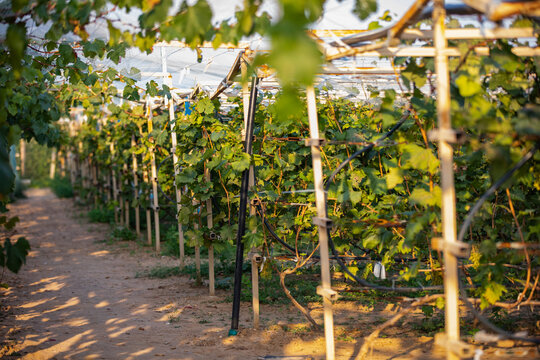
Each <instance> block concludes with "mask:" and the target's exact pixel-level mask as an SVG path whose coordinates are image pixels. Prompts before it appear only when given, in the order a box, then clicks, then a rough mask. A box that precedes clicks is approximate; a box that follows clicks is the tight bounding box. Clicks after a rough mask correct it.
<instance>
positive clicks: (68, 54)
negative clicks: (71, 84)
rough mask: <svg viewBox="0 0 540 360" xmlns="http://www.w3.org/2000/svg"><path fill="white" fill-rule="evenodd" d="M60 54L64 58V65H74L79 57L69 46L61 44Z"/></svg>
mask: <svg viewBox="0 0 540 360" xmlns="http://www.w3.org/2000/svg"><path fill="white" fill-rule="evenodd" d="M58 52H59V53H60V55H61V56H62V61H63V63H64V65H67V64H70V63H74V62H75V60H76V59H77V56H76V55H75V51H74V50H73V48H72V47H71V46H69V45H68V44H65V43H64V44H60V46H59V47H58Z"/></svg>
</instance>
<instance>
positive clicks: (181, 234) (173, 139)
mask: <svg viewBox="0 0 540 360" xmlns="http://www.w3.org/2000/svg"><path fill="white" fill-rule="evenodd" d="M169 120H170V123H171V143H172V149H171V152H172V156H173V167H174V191H175V193H176V219H177V222H178V248H179V249H180V268H183V267H184V257H185V250H184V242H185V241H184V230H183V229H182V223H181V222H180V219H179V218H178V213H179V212H180V209H181V208H182V205H181V204H180V202H181V201H182V190H181V189H180V188H179V187H178V184H177V183H176V177H177V176H178V175H179V174H180V169H179V168H178V155H176V145H177V139H176V130H175V129H174V127H175V125H176V121H174V120H175V116H174V101H173V99H171V100H170V101H169Z"/></svg>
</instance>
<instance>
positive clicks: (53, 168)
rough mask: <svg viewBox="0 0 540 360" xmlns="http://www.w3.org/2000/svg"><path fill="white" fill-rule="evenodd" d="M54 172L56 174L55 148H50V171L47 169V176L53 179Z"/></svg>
mask: <svg viewBox="0 0 540 360" xmlns="http://www.w3.org/2000/svg"><path fill="white" fill-rule="evenodd" d="M55 174H56V148H52V152H51V167H50V171H49V178H50V179H54V175H55Z"/></svg>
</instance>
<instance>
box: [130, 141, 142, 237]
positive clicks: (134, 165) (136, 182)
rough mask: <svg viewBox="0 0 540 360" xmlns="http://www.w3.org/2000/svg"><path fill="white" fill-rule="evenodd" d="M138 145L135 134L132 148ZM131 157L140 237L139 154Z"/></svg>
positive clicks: (136, 229) (133, 154)
mask: <svg viewBox="0 0 540 360" xmlns="http://www.w3.org/2000/svg"><path fill="white" fill-rule="evenodd" d="M136 145H137V144H136V142H135V135H131V149H132V150H133V149H134V148H135V146H136ZM131 158H132V165H131V171H132V172H133V198H134V199H135V202H136V204H137V205H136V206H135V231H136V233H137V239H138V238H139V237H140V236H141V217H140V213H139V208H140V207H139V176H138V175H137V154H135V153H134V152H133V153H132V155H131Z"/></svg>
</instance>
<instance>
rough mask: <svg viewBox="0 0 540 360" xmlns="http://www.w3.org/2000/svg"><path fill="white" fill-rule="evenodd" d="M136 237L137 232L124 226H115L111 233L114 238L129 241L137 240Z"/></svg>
mask: <svg viewBox="0 0 540 360" xmlns="http://www.w3.org/2000/svg"><path fill="white" fill-rule="evenodd" d="M136 237H137V235H136V234H135V232H133V231H132V230H130V229H128V228H126V227H123V226H117V227H115V228H114V229H113V231H112V233H111V238H112V239H114V240H121V241H128V240H135V239H136Z"/></svg>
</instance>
